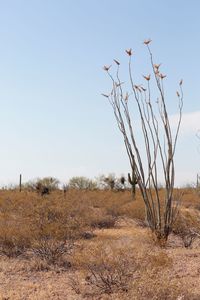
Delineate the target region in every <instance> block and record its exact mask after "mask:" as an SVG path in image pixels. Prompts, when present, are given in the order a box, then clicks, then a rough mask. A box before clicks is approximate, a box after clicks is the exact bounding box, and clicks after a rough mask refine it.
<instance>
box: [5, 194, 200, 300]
mask: <svg viewBox="0 0 200 300" xmlns="http://www.w3.org/2000/svg"><path fill="white" fill-rule="evenodd" d="M160 192H161V193H162V190H161V191H160ZM181 192H182V193H183V196H182V201H181V204H180V206H179V213H178V216H177V219H176V222H175V225H174V229H173V232H172V233H171V234H170V236H169V239H168V241H167V242H166V243H163V244H159V243H158V242H157V241H156V239H155V238H154V236H153V234H152V233H151V231H150V229H149V228H148V226H147V224H146V223H145V213H144V212H145V210H144V205H143V201H142V199H141V196H140V193H139V191H137V194H136V199H135V200H132V198H131V194H130V191H121V192H119V191H118V192H115V191H99V190H96V191H84V190H82V191H81V190H68V191H67V192H66V193H65V194H64V193H63V192H62V191H59V190H58V191H53V192H51V193H50V195H44V196H41V195H39V194H38V193H36V192H30V191H22V192H19V191H18V190H13V191H8V190H1V191H0V223H1V226H0V261H1V263H0V299H2V300H3V299H4V300H8V299H9V300H25V299H27V300H28V299H30V300H36V299H37V300H40V299H41V300H43V299H48V300H53V299H54V300H80V299H116V300H117V299H119V300H121V299H122V300H123V299H136V300H137V299H138V300H139V299H141V300H142V299H177V300H182V299H187V300H189V299H190V300H191V299H200V238H199V237H200V196H199V193H198V191H197V190H196V189H192V188H191V189H183V190H182V191H181Z"/></svg>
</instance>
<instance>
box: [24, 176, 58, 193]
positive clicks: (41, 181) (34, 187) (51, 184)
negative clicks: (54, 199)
mask: <svg viewBox="0 0 200 300" xmlns="http://www.w3.org/2000/svg"><path fill="white" fill-rule="evenodd" d="M58 185H59V180H58V179H56V178H54V177H44V178H37V179H36V180H33V181H29V182H28V183H26V184H25V188H26V189H28V190H30V191H37V192H39V193H41V194H42V195H44V194H48V193H50V192H52V191H54V190H57V189H58Z"/></svg>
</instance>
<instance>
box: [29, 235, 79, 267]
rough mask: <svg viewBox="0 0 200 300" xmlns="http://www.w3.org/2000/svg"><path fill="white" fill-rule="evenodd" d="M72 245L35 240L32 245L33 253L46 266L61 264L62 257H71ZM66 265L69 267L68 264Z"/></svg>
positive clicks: (67, 242) (69, 242) (49, 240)
mask: <svg viewBox="0 0 200 300" xmlns="http://www.w3.org/2000/svg"><path fill="white" fill-rule="evenodd" d="M72 249H73V243H72V242H71V241H65V242H63V241H57V240H54V239H42V240H37V241H35V242H34V243H33V245H32V251H33V253H34V254H35V255H36V256H37V257H39V258H40V259H41V260H44V261H46V262H47V264H50V265H51V264H53V265H54V264H59V263H60V262H61V261H62V262H63V255H64V254H66V255H68V256H69V255H71V253H72ZM66 265H68V266H70V263H69V262H68V263H67V264H66Z"/></svg>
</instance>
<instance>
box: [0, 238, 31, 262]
mask: <svg viewBox="0 0 200 300" xmlns="http://www.w3.org/2000/svg"><path fill="white" fill-rule="evenodd" d="M25 250H26V246H25V243H23V241H22V240H21V241H20V242H19V241H18V240H17V239H15V237H11V238H6V237H5V238H4V239H1V240H0V254H1V255H5V256H7V257H9V258H12V257H17V256H19V255H21V254H23V253H24V251H25Z"/></svg>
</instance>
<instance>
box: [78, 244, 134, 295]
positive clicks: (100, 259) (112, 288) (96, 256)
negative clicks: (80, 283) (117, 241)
mask: <svg viewBox="0 0 200 300" xmlns="http://www.w3.org/2000/svg"><path fill="white" fill-rule="evenodd" d="M76 264H78V265H79V267H80V268H81V269H82V270H84V278H85V285H86V286H87V287H88V288H89V289H90V290H91V291H92V292H93V293H95V294H97V295H99V294H112V293H116V292H127V291H128V289H129V286H130V283H131V280H132V279H133V275H134V273H135V272H136V270H137V264H136V261H135V259H134V257H133V256H132V255H131V254H130V253H128V251H125V250H124V249H123V251H122V249H119V248H118V247H115V246H113V245H111V244H107V245H105V244H104V243H100V244H97V245H96V246H95V247H93V249H92V250H91V249H90V250H89V251H88V250H87V251H86V250H85V251H84V253H82V254H81V256H78V257H76Z"/></svg>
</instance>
